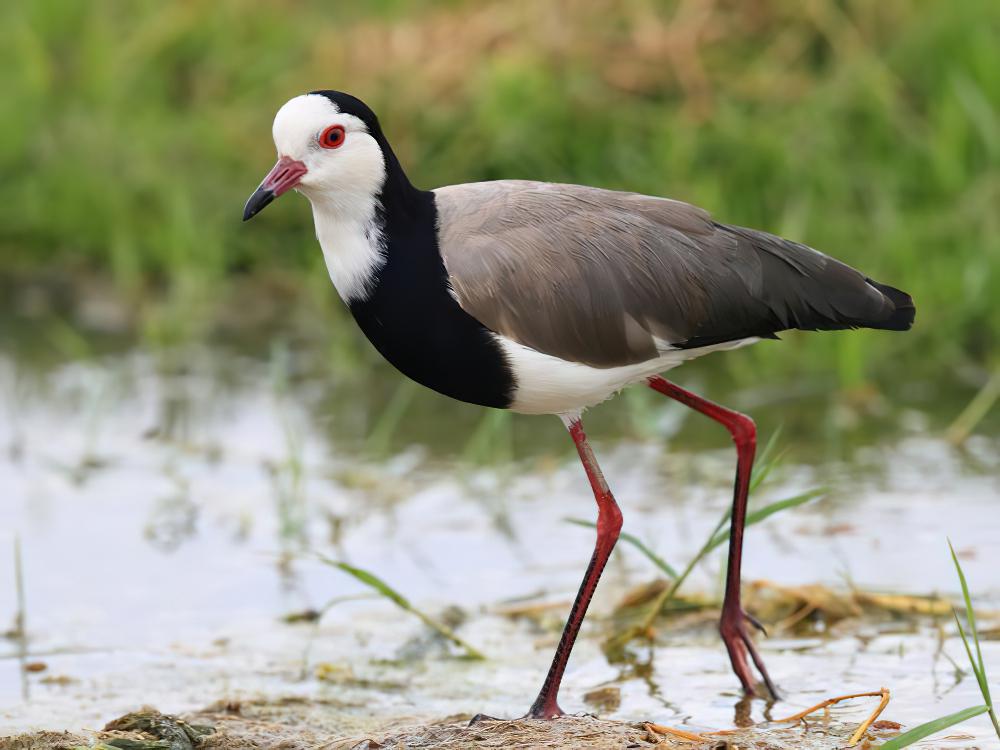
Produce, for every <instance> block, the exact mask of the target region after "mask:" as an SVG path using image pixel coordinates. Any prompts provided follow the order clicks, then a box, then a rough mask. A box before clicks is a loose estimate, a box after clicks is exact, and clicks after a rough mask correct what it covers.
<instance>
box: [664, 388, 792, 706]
mask: <svg viewBox="0 0 1000 750" xmlns="http://www.w3.org/2000/svg"><path fill="white" fill-rule="evenodd" d="M647 382H648V384H649V387H650V388H652V389H653V390H654V391H657V392H658V393H662V394H663V395H664V396H667V397H668V398H672V399H674V400H675V401H680V402H681V403H682V404H684V405H685V406H689V407H691V408H692V409H694V410H695V411H697V412H700V413H701V414H704V415H705V416H706V417H710V418H712V419H714V420H715V421H716V422H718V423H719V424H721V425H723V426H724V427H725V428H726V429H727V430H729V434H730V435H732V436H733V442H735V443H736V456H737V459H736V485H735V487H734V489H733V513H732V520H731V522H730V527H729V565H728V568H727V570H726V596H725V599H724V600H723V603H722V620H721V622H720V623H719V631H720V632H721V633H722V640H723V642H724V643H725V644H726V650H727V651H728V652H729V660H730V661H731V662H732V665H733V671H734V672H735V673H736V676H737V677H739V678H740V682H741V683H742V684H743V689H744V690H745V691H746V692H748V693H754V692H755V690H754V682H755V681H754V678H753V673H752V672H751V671H750V665H749V663H748V662H747V655H749V656H750V658H751V659H753V663H754V664H755V665H756V666H757V671H759V672H760V676H761V677H762V678H763V679H764V685H765V686H766V687H767V689H768V691H769V692H770V694H771V697H773V698H777V697H778V691H777V690H776V689H775V687H774V683H773V682H771V678H770V676H768V674H767V670H766V669H765V668H764V662H763V660H762V659H761V658H760V654H759V653H758V652H757V647H756V646H754V643H753V641H752V640H751V639H750V634H749V633H748V632H747V623H750V624H751V625H753V626H754V627H756V628H758V629H759V630H763V629H764V628H763V627H762V626H761V624H760V623H759V622H757V621H756V620H755V619H754V618H752V617H751V616H750V615H748V614H747V613H746V612H744V611H743V606H742V604H741V603H740V563H741V560H742V557H743V528H744V526H745V524H746V516H747V495H748V494H749V492H750V470H751V469H752V468H753V458H754V453H755V452H756V450H757V427H756V425H754V423H753V420H752V419H750V417H748V416H746V415H745V414H740V413H739V412H737V411H732V410H731V409H726V408H725V407H723V406H719V405H718V404H716V403H713V402H711V401H709V400H708V399H704V398H702V397H701V396H697V395H695V394H693V393H691V392H690V391H686V390H684V389H683V388H681V387H680V386H677V385H674V384H673V383H671V382H670V381H668V380H666V379H664V378H662V377H660V376H659V375H654V376H653V377H651V378H650V379H649V380H648V381H647Z"/></svg>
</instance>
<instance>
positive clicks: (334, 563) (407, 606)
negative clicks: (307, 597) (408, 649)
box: [318, 555, 486, 659]
mask: <svg viewBox="0 0 1000 750" xmlns="http://www.w3.org/2000/svg"><path fill="white" fill-rule="evenodd" d="M318 557H319V559H320V560H321V561H322V562H323V563H325V564H327V565H329V566H331V567H334V568H339V569H340V570H342V571H344V572H345V573H347V574H348V575H351V576H353V577H354V578H355V579H357V580H359V581H361V583H363V584H365V585H366V586H368V587H370V588H372V589H374V590H375V591H377V592H378V593H379V594H381V595H382V596H384V597H385V598H386V599H388V600H389V601H391V602H392V603H393V604H395V605H396V606H397V607H399V608H400V609H402V610H405V611H407V612H410V613H412V614H414V615H415V616H416V617H418V618H419V619H420V620H421V621H422V622H423V623H424V624H425V625H427V627H429V628H431V630H434V631H435V632H436V633H437V634H438V635H440V636H441V637H442V638H444V639H445V640H448V641H451V642H452V643H454V644H455V645H456V646H458V647H459V648H461V649H462V650H463V651H465V656H466V658H469V659H485V658H486V657H485V656H483V654H482V652H481V651H479V649H477V648H475V647H473V646H472V645H470V644H469V643H466V642H465V641H464V640H462V639H461V638H459V637H458V635H457V634H456V633H455V631H453V630H452V629H451V628H449V627H448V626H447V625H445V624H443V623H440V622H438V621H437V620H435V619H434V618H432V617H431V616H430V615H427V614H425V613H423V612H421V611H420V610H419V609H417V608H416V607H414V606H413V605H412V604H411V603H410V600H409V599H407V598H406V597H405V596H403V595H402V594H400V593H399V592H398V591H396V590H395V589H394V588H392V586H390V585H389V584H388V583H386V582H385V581H383V580H382V579H381V578H379V577H378V576H377V575H375V574H374V573H370V572H368V571H367V570H362V569H361V568H356V567H354V566H353V565H348V564H347V563H345V562H340V561H339V560H331V559H330V558H328V557H324V556H323V555H318Z"/></svg>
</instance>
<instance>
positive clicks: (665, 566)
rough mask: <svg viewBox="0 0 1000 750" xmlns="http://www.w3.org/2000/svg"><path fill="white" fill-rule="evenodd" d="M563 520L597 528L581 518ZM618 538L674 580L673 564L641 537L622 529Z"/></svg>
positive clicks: (675, 576) (591, 522) (675, 573)
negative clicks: (654, 550) (647, 544)
mask: <svg viewBox="0 0 1000 750" xmlns="http://www.w3.org/2000/svg"><path fill="white" fill-rule="evenodd" d="M563 520H564V521H566V522H567V523H572V524H575V525H577V526H583V527H585V528H588V529H596V528H597V524H596V523H594V522H593V521H586V520H584V519H582V518H564V519H563ZM618 538H619V539H621V540H622V541H623V542H628V543H629V544H631V545H632V546H633V547H635V548H636V549H637V550H639V551H640V552H641V553H642V554H644V555H645V556H646V557H648V558H649V560H650V562H652V563H653V565H655V566H656V567H658V568H659V569H660V570H662V571H663V572H664V573H666V574H667V577H668V578H670V579H674V580H676V578H677V571H676V570H675V569H674V566H673V565H671V564H670V563H668V562H667V561H666V560H664V559H663V558H662V557H660V556H659V555H658V554H656V553H655V552H653V550H651V549H650V548H649V547H648V546H646V544H645V543H644V542H643V541H642V540H641V539H639V537H637V536H635V535H634V534H629V533H628V532H624V531H623V532H622V533H621V534H620V535H619V537H618Z"/></svg>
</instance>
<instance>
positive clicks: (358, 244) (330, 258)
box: [312, 199, 386, 304]
mask: <svg viewBox="0 0 1000 750" xmlns="http://www.w3.org/2000/svg"><path fill="white" fill-rule="evenodd" d="M312 207H313V222H314V223H315V225H316V238H317V239H318V240H319V244H320V247H322V248H323V258H324V259H325V260H326V268H327V271H329V273H330V279H331V280H332V281H333V285H334V286H335V287H336V288H337V293H338V294H339V295H340V298H341V299H342V300H344V302H346V303H348V304H350V303H351V302H362V301H364V300H366V299H368V297H369V296H371V293H372V292H373V291H374V288H375V281H376V276H377V274H378V272H379V269H381V268H382V266H383V265H385V260H386V256H385V252H386V248H385V234H384V227H383V226H382V224H381V222H380V221H379V212H378V211H377V207H378V204H377V202H376V200H375V199H372V200H371V203H370V208H369V210H368V211H367V212H356V211H351V212H344V211H337V210H336V209H333V208H332V207H331V206H330V205H328V204H325V203H323V202H321V201H314V202H313V204H312Z"/></svg>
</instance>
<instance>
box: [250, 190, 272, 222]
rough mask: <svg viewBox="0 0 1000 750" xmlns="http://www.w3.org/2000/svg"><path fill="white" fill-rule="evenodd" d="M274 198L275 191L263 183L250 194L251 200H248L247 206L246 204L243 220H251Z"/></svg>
mask: <svg viewBox="0 0 1000 750" xmlns="http://www.w3.org/2000/svg"><path fill="white" fill-rule="evenodd" d="M273 200H274V191H273V190H270V189H268V188H266V187H264V186H263V185H261V186H260V187H259V188H257V189H256V190H255V191H254V193H253V195H251V196H250V200H248V201H247V204H246V206H244V208H243V221H249V220H250V219H252V218H253V217H254V216H256V215H257V214H259V213H260V212H261V211H263V210H264V207H265V206H267V204H268V203H270V202H271V201H273Z"/></svg>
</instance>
